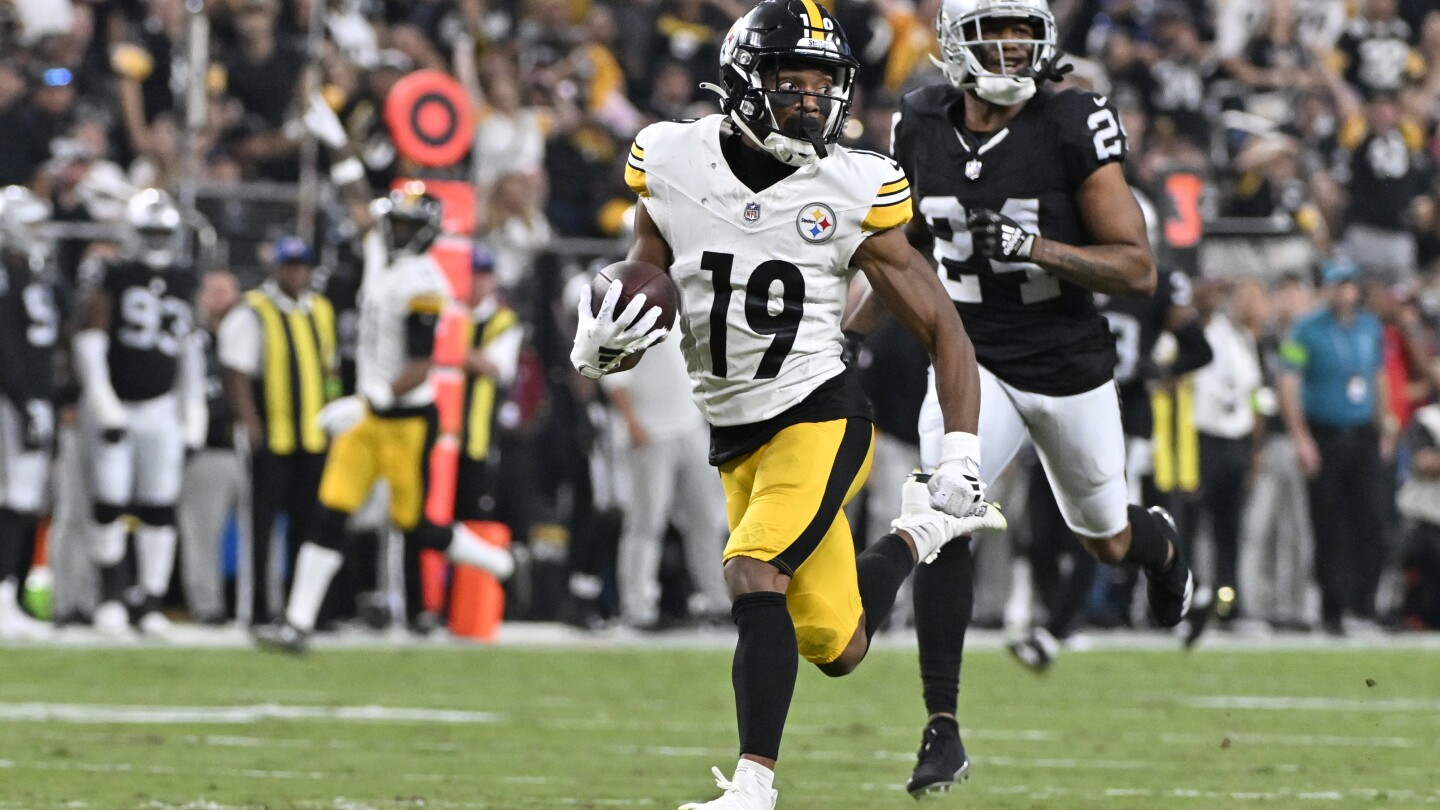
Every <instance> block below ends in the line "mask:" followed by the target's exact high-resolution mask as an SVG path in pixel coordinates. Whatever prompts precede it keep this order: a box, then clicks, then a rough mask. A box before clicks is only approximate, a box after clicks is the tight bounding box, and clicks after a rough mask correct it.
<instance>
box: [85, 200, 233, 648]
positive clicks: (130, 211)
mask: <svg viewBox="0 0 1440 810" xmlns="http://www.w3.org/2000/svg"><path fill="white" fill-rule="evenodd" d="M126 226H127V228H126V235H125V241H124V244H123V245H122V256H121V260H120V261H117V262H113V263H108V264H106V265H105V268H104V272H103V275H102V277H101V278H100V279H99V280H98V283H97V284H96V285H95V286H94V288H93V289H92V290H90V291H89V293H88V294H87V295H86V296H85V300H84V302H83V303H82V305H81V320H82V323H81V329H80V331H79V332H78V333H77V334H76V335H75V340H74V349H75V366H76V371H77V372H79V377H80V381H81V384H82V388H83V394H82V397H81V400H80V405H81V421H82V425H83V427H84V428H85V435H86V438H87V440H88V442H89V446H90V447H91V448H92V449H91V453H90V463H91V469H90V472H91V486H92V490H93V495H94V504H93V517H94V521H95V523H96V524H97V526H98V543H97V546H96V557H95V559H96V562H97V563H98V564H99V566H100V569H101V584H102V590H103V593H102V594H101V600H102V602H101V604H100V606H99V607H98V608H96V610H95V626H96V627H97V628H99V629H101V630H104V631H107V632H124V631H125V629H126V627H127V626H128V624H129V620H130V618H131V615H130V614H132V613H133V614H134V617H135V618H136V624H137V626H138V627H139V628H140V629H141V630H142V631H144V632H147V633H164V632H165V631H166V630H167V629H168V628H169V622H168V621H167V620H166V619H165V617H164V615H163V614H162V613H161V612H160V600H161V598H162V597H163V596H164V595H165V591H166V590H168V589H169V587H170V573H171V571H172V570H173V569H174V567H175V544H176V532H175V501H176V499H178V498H179V496H180V478H181V474H182V470H183V468H184V464H185V449H186V447H191V448H195V447H199V446H201V445H202V444H204V441H205V430H206V425H207V422H208V416H207V409H206V405H205V384H204V383H205V356H204V350H203V347H202V345H201V343H200V340H199V336H198V335H197V334H196V332H195V316H194V310H193V301H194V297H195V289H196V284H197V282H196V276H195V271H194V268H192V267H190V266H188V265H187V264H186V263H185V262H184V261H182V259H181V257H180V255H179V251H178V247H179V239H180V229H181V227H182V222H181V215H180V209H179V208H178V207H176V205H175V201H174V200H173V199H171V197H170V195H169V194H167V193H166V192H164V191H161V190H159V189H145V190H143V191H141V192H139V193H138V194H136V195H135V196H134V197H132V198H131V199H130V201H129V202H128V203H127V205H126ZM176 425H179V426H180V428H181V429H180V430H176ZM127 514H128V515H131V516H133V517H134V518H135V519H136V521H137V526H136V528H135V549H136V554H135V560H136V565H137V568H138V572H139V577H138V578H139V589H138V590H137V591H134V592H131V593H130V594H128V595H127V601H128V602H129V603H130V604H129V605H128V608H129V610H128V611H127V606H126V605H125V604H124V603H123V602H122V601H121V599H120V597H121V596H122V592H123V591H124V590H125V588H124V586H125V584H126V583H125V581H124V579H123V576H124V574H123V573H122V566H121V565H120V563H121V561H122V560H123V559H124V556H125V540H126V536H127V535H128V534H129V527H128V525H127V524H126V522H125V520H124V516H125V515H127Z"/></svg>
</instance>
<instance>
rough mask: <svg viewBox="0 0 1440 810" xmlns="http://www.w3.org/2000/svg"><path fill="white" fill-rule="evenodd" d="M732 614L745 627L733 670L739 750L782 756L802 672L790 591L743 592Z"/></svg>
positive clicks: (736, 599)
mask: <svg viewBox="0 0 1440 810" xmlns="http://www.w3.org/2000/svg"><path fill="white" fill-rule="evenodd" d="M730 613H731V615H732V616H734V617H735V627H736V628H738V629H739V631H740V639H739V640H738V641H737V642H736V643H735V661H734V664H733V665H732V666H731V669H730V681H731V683H732V684H733V685H734V687H735V716H736V719H737V720H738V721H739V726H740V753H741V754H750V755H752V756H757V757H765V758H767V759H779V758H780V735H781V734H783V733H784V731H785V716H786V715H787V714H789V712H790V698H791V697H793V696H794V694H795V677H796V676H797V675H798V674H799V673H800V648H799V647H798V646H797V645H796V642H795V622H794V621H793V620H792V619H791V618H790V611H789V610H788V609H787V608H786V607H785V594H783V593H775V592H773V591H762V592H760V593H747V594H741V595H740V596H738V597H736V598H735V603H734V604H733V605H731V607H730Z"/></svg>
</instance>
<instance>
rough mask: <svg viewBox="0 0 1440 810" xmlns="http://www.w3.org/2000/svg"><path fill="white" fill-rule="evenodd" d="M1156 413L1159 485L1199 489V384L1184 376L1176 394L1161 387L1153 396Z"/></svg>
mask: <svg viewBox="0 0 1440 810" xmlns="http://www.w3.org/2000/svg"><path fill="white" fill-rule="evenodd" d="M1150 406H1151V408H1152V409H1153V411H1154V414H1155V433H1154V441H1153V447H1154V454H1155V455H1154V461H1155V488H1156V489H1158V490H1160V491H1161V492H1195V491H1196V490H1198V489H1199V488H1200V436H1199V433H1198V432H1197V431H1196V430H1195V383H1194V381H1193V380H1192V379H1191V378H1190V377H1189V376H1186V377H1182V378H1181V379H1179V380H1178V381H1176V384H1175V394H1174V396H1171V394H1170V392H1168V391H1164V390H1157V391H1155V393H1154V394H1152V395H1151V397H1150Z"/></svg>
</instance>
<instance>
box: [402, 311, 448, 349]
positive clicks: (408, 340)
mask: <svg viewBox="0 0 1440 810" xmlns="http://www.w3.org/2000/svg"><path fill="white" fill-rule="evenodd" d="M439 320H440V318H439V316H437V315H436V314H435V313H433V312H412V313H410V314H409V315H407V316H405V353H406V354H407V355H408V356H409V357H411V358H428V357H429V356H430V354H431V352H433V351H435V325H436V324H437V323H438V322H439Z"/></svg>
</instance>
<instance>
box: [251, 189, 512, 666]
mask: <svg viewBox="0 0 1440 810" xmlns="http://www.w3.org/2000/svg"><path fill="white" fill-rule="evenodd" d="M372 211H373V213H374V214H375V223H376V225H375V227H374V228H373V229H372V230H371V231H370V232H369V233H368V234H366V236H365V275H364V280H363V282H362V283H361V286H360V325H359V328H358V337H357V346H356V384H355V387H356V393H355V394H354V395H353V396H348V397H342V398H340V399H337V400H335V401H334V402H331V403H330V404H328V405H326V406H325V407H324V408H323V409H322V410H321V411H320V414H319V416H318V420H319V422H320V424H321V426H322V427H324V428H325V430H326V432H328V433H329V434H330V435H331V436H333V437H334V440H333V441H332V442H331V444H330V453H329V455H328V456H327V458H326V460H325V472H324V473H323V474H322V476H321V479H320V495H319V500H320V506H319V509H320V514H319V515H318V516H317V517H316V519H315V521H314V526H315V536H314V537H313V538H311V539H310V540H308V541H306V542H305V543H304V544H303V545H301V546H300V551H299V554H298V555H297V556H296V558H295V575H294V579H293V581H292V583H291V589H290V599H289V602H288V603H287V604H286V607H285V615H284V617H283V618H282V619H281V620H279V621H277V622H276V623H275V624H271V625H262V626H259V627H256V628H255V640H256V641H257V642H258V643H259V644H260V645H261V646H262V647H264V648H267V649H274V650H279V651H282V652H290V653H300V652H304V651H305V649H306V646H307V641H308V638H309V635H310V633H311V631H312V630H314V628H315V618H316V616H317V615H318V614H319V612H320V605H321V603H322V602H323V601H324V599H325V592H326V591H327V590H329V588H330V582H331V580H332V579H334V577H335V574H336V573H337V572H338V571H339V570H340V565H341V563H343V562H344V559H345V557H344V555H345V552H346V551H347V550H348V548H349V546H350V545H351V544H350V536H349V533H348V532H347V531H346V529H345V524H346V522H347V521H348V520H349V518H350V516H351V515H352V514H354V512H355V511H356V510H357V509H359V508H360V506H361V504H362V503H364V502H365V499H366V498H367V497H368V496H369V494H370V490H371V489H373V488H374V486H375V482H376V481H377V480H378V479H380V478H384V479H385V480H386V481H387V482H388V483H389V485H390V520H391V522H392V523H393V524H394V525H395V526H396V527H397V528H399V529H400V530H401V531H403V532H404V533H405V542H406V544H407V545H411V546H420V547H424V548H433V549H436V550H439V551H444V552H445V553H446V554H447V555H448V556H449V557H450V558H451V559H452V560H454V561H456V562H460V563H466V564H469V565H474V566H476V567H479V568H483V569H485V570H487V571H489V572H490V573H492V574H494V575H495V576H497V577H499V578H501V579H504V578H505V577H508V576H509V575H510V572H511V571H512V570H513V569H514V562H513V560H511V558H510V554H509V552H507V551H505V550H504V549H500V548H498V547H496V546H492V545H490V544H489V543H485V542H483V541H481V540H480V539H479V538H477V537H475V536H474V535H473V534H471V533H470V532H469V531H468V530H467V529H465V527H464V526H463V525H461V524H455V525H454V526H453V527H449V528H447V527H441V526H437V525H435V524H434V523H432V522H430V521H429V520H428V519H427V518H426V517H425V515H424V508H425V494H426V490H427V488H428V483H429V468H430V450H431V448H432V447H433V446H434V444H435V438H436V414H435V392H434V390H433V389H432V388H431V385H430V381H429V375H430V354H431V352H432V351H433V349H434V347H435V327H436V325H437V323H438V320H439V317H440V312H441V310H442V309H444V307H445V305H446V303H447V301H448V300H449V295H450V293H449V285H448V284H447V283H446V281H445V277H444V275H443V274H442V273H441V270H440V266H439V265H438V264H437V263H436V262H435V260H434V259H433V258H431V257H430V256H429V255H427V251H428V250H429V249H430V247H431V245H433V244H434V243H435V239H436V238H437V237H439V236H440V201H439V200H438V199H436V198H435V197H433V196H431V195H430V194H428V193H426V191H425V185H424V183H421V182H419V181H412V182H410V183H407V184H405V185H404V186H403V187H402V188H399V189H396V190H395V191H393V192H391V193H390V195H389V196H388V197H384V198H381V199H379V200H376V201H375V203H374V205H373V206H372Z"/></svg>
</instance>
